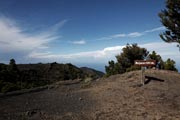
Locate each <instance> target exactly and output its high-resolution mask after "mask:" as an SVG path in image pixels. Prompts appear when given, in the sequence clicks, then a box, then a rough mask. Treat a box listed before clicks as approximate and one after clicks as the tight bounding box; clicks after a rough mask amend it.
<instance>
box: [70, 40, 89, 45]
mask: <svg viewBox="0 0 180 120" xmlns="http://www.w3.org/2000/svg"><path fill="white" fill-rule="evenodd" d="M70 43H72V44H76V45H84V44H86V41H85V40H79V41H71V42H70Z"/></svg>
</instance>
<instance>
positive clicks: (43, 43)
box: [0, 17, 67, 53]
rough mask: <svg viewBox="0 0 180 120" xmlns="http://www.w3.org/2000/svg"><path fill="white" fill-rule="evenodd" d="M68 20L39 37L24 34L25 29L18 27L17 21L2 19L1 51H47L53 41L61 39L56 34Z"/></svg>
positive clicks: (0, 23)
mask: <svg viewBox="0 0 180 120" xmlns="http://www.w3.org/2000/svg"><path fill="white" fill-rule="evenodd" d="M66 22H67V20H63V21H60V22H59V23H57V24H55V25H54V26H52V27H51V28H50V29H49V30H48V31H42V32H41V33H40V34H38V35H30V34H28V33H24V31H23V28H22V27H21V26H18V25H17V24H16V22H15V21H13V20H11V19H8V18H5V17H0V31H1V32H0V43H1V44H0V50H1V51H3V52H5V53H8V52H16V51H29V52H32V50H37V49H46V48H48V47H49V46H48V44H49V43H50V42H52V41H53V40H55V39H57V38H59V37H61V36H59V35H56V32H57V30H58V29H59V28H61V27H62V26H63V25H64V24H65V23H66Z"/></svg>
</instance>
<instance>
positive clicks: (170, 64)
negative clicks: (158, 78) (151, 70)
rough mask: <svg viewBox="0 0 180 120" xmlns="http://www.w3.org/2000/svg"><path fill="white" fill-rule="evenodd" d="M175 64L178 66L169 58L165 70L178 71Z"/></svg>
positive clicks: (165, 63)
mask: <svg viewBox="0 0 180 120" xmlns="http://www.w3.org/2000/svg"><path fill="white" fill-rule="evenodd" d="M175 64H176V62H175V61H174V60H171V59H170V58H169V59H167V61H165V62H164V69H165V70H172V71H177V69H176V67H175Z"/></svg>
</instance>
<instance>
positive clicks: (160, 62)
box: [148, 51, 164, 69]
mask: <svg viewBox="0 0 180 120" xmlns="http://www.w3.org/2000/svg"><path fill="white" fill-rule="evenodd" d="M148 57H149V59H152V60H156V63H157V64H158V65H159V66H158V67H159V69H163V68H164V61H163V60H162V58H161V56H160V55H158V54H157V53H156V52H155V51H153V52H152V53H150V54H149V56H148Z"/></svg>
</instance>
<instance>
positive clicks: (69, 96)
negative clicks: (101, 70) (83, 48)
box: [0, 70, 180, 120]
mask: <svg viewBox="0 0 180 120" xmlns="http://www.w3.org/2000/svg"><path fill="white" fill-rule="evenodd" d="M145 74H146V76H147V77H146V84H145V85H144V86H141V85H140V79H141V71H134V72H129V73H125V74H122V75H114V76H111V77H109V78H102V79H98V80H96V81H93V82H91V83H90V84H89V83H77V84H71V85H69V84H68V85H62V84H59V85H56V86H55V87H52V88H51V89H45V90H43V91H38V92H30V93H25V94H21V95H16V96H7V97H2V98H0V119H1V120H180V74H179V73H176V72H170V71H159V70H147V71H146V73H145Z"/></svg>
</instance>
